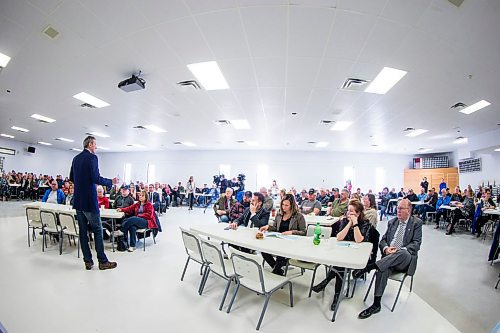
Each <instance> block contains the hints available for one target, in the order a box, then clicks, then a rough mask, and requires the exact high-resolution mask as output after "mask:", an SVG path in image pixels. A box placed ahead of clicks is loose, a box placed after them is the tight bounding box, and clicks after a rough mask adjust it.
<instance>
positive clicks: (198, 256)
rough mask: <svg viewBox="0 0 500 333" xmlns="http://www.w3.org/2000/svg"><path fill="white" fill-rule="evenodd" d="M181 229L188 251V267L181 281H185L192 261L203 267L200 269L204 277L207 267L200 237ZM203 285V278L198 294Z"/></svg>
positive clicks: (185, 268)
mask: <svg viewBox="0 0 500 333" xmlns="http://www.w3.org/2000/svg"><path fill="white" fill-rule="evenodd" d="M180 229H181V234H182V240H183V242H184V247H185V249H186V253H187V255H188V258H187V260H186V265H184V270H183V271H182V276H181V281H182V280H184V275H185V274H186V270H187V267H188V264H189V261H190V260H192V261H194V262H197V263H198V264H200V265H201V267H200V275H203V268H205V266H206V261H205V258H204V257H203V252H202V251H201V245H200V240H199V238H198V236H197V235H196V234H195V233H193V232H191V231H189V230H186V229H184V228H182V227H181V228H180ZM202 284H203V278H202V279H201V281H200V286H199V288H198V293H200V290H201V287H202Z"/></svg>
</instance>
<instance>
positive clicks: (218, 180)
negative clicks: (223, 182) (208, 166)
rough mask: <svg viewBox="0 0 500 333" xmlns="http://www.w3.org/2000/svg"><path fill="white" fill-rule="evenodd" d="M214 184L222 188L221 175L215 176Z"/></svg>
mask: <svg viewBox="0 0 500 333" xmlns="http://www.w3.org/2000/svg"><path fill="white" fill-rule="evenodd" d="M214 184H215V186H217V187H219V186H220V175H215V176H214Z"/></svg>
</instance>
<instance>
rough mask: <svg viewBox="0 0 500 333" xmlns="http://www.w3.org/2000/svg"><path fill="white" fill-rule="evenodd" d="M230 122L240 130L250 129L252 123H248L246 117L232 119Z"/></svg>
mask: <svg viewBox="0 0 500 333" xmlns="http://www.w3.org/2000/svg"><path fill="white" fill-rule="evenodd" d="M229 122H230V123H231V125H233V127H234V128H236V129H240V130H246V129H250V124H249V123H248V120H246V119H237V120H230V121H229Z"/></svg>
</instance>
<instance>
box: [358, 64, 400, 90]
mask: <svg viewBox="0 0 500 333" xmlns="http://www.w3.org/2000/svg"><path fill="white" fill-rule="evenodd" d="M406 73H408V72H406V71H402V70H400V69H395V68H390V67H384V68H383V69H382V70H381V71H380V73H378V75H377V76H376V77H375V79H374V80H373V81H372V82H371V83H370V85H368V87H366V89H365V92H368V93H373V94H381V95H383V94H385V93H387V92H388V91H389V90H391V88H392V87H394V85H395V84H396V83H398V81H399V80H401V79H402V78H403V77H404V76H405V75H406Z"/></svg>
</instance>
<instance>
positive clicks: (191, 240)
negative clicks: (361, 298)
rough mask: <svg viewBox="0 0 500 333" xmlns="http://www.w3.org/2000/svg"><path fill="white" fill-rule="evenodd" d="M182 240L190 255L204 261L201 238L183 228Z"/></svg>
mask: <svg viewBox="0 0 500 333" xmlns="http://www.w3.org/2000/svg"><path fill="white" fill-rule="evenodd" d="M181 233H182V241H183V242H184V247H185V248H186V253H187V255H188V256H190V257H192V258H193V259H196V260H197V261H199V262H204V259H203V253H202V252H201V246H200V240H199V239H198V237H197V235H196V234H194V233H192V232H191V231H188V230H186V229H184V228H181Z"/></svg>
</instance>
